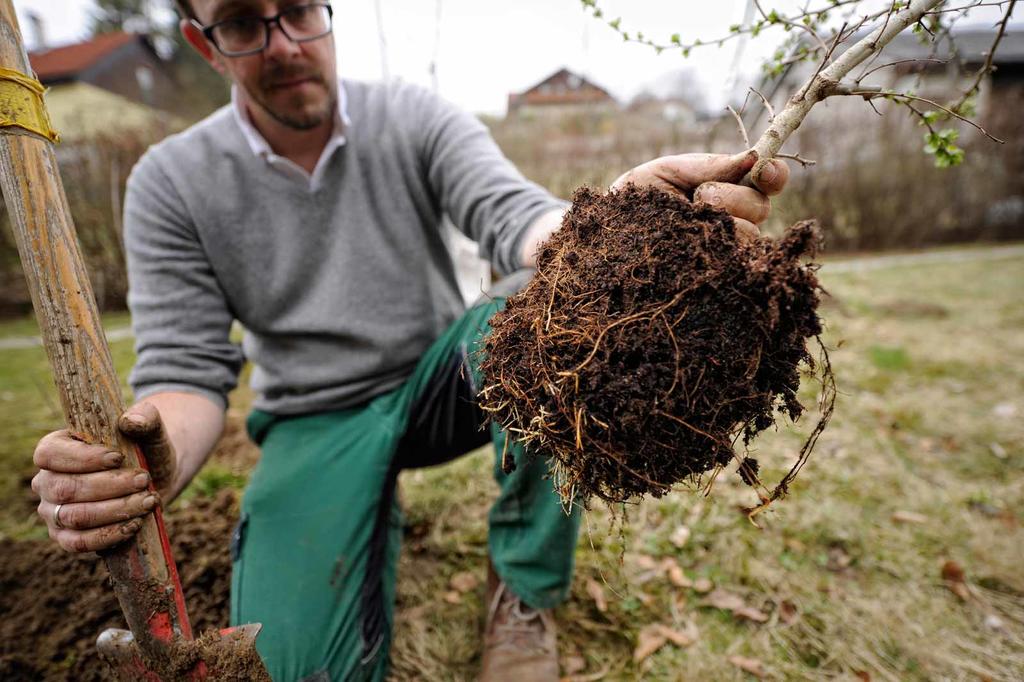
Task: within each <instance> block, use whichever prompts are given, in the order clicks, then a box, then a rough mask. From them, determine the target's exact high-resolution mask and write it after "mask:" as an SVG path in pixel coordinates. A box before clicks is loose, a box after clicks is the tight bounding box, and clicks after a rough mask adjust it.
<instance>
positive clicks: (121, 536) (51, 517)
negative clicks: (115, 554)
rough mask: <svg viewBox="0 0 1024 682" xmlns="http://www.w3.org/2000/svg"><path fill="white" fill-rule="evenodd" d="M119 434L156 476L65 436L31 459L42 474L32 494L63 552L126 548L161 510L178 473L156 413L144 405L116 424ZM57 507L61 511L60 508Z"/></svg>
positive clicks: (46, 441)
mask: <svg viewBox="0 0 1024 682" xmlns="http://www.w3.org/2000/svg"><path fill="white" fill-rule="evenodd" d="M117 426H118V429H119V430H120V431H121V433H122V434H124V436H125V437H126V438H127V439H128V440H130V441H132V442H134V443H135V444H136V445H138V446H139V448H140V449H141V450H142V453H143V455H144V456H145V457H146V462H147V464H148V466H149V468H150V472H152V476H151V475H150V473H147V472H146V471H144V470H143V469H140V468H134V467H126V468H122V464H123V463H124V456H123V455H122V454H121V453H119V452H117V451H116V450H112V449H111V448H108V447H106V446H103V445H88V444H86V443H83V442H82V441H80V440H77V439H76V438H74V437H73V436H72V435H71V434H70V433H68V431H67V430H61V431H54V432H53V433H50V434H47V435H46V436H44V437H43V438H42V439H41V440H40V441H39V444H38V445H37V446H36V451H35V454H34V456H33V459H34V461H35V464H36V466H38V467H39V473H37V474H36V475H35V477H34V478H33V479H32V490H34V491H35V492H36V494H37V495H39V498H40V502H39V507H38V511H39V516H40V517H42V519H43V521H44V522H45V523H46V527H47V529H48V530H49V532H50V537H51V538H53V539H54V540H55V541H56V542H57V543H58V544H59V545H60V546H61V547H63V548H64V549H66V550H68V551H69V552H94V551H97V550H101V549H106V548H108V547H113V546H114V545H116V544H118V543H121V542H123V541H124V540H126V539H127V538H128V537H130V536H132V535H134V534H135V533H136V532H138V530H139V528H141V527H142V518H143V517H145V516H146V515H147V514H149V513H150V512H152V511H153V510H154V509H156V507H157V506H158V505H159V504H160V494H159V493H158V492H155V491H154V490H153V488H152V487H151V486H150V481H151V480H152V482H153V484H154V486H155V487H156V490H158V491H163V492H166V491H167V490H168V489H169V488H170V486H171V483H172V481H173V480H174V474H175V470H176V457H175V453H174V448H173V447H172V445H171V442H170V440H169V439H168V437H167V432H166V430H165V429H164V425H163V421H162V420H161V418H160V413H159V412H158V411H157V409H156V407H154V406H153V405H151V404H149V403H140V404H138V405H135V406H133V407H131V408H129V409H128V410H127V411H126V412H125V413H124V414H123V415H122V416H121V418H120V420H118V425H117ZM58 505H59V508H58Z"/></svg>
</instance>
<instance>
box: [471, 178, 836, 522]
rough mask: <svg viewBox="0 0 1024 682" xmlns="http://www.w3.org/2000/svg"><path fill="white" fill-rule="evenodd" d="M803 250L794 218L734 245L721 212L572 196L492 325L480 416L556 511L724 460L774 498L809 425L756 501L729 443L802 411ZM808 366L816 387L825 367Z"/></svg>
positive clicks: (813, 325) (684, 476)
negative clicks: (539, 464) (525, 463)
mask: <svg viewBox="0 0 1024 682" xmlns="http://www.w3.org/2000/svg"><path fill="white" fill-rule="evenodd" d="M819 241H820V237H819V232H818V230H817V228H816V226H815V225H814V224H813V223H811V222H803V223H799V224H797V225H794V226H793V227H792V228H790V229H789V230H788V231H787V232H786V234H785V235H784V236H783V237H782V238H781V239H778V240H773V239H769V238H761V239H758V240H756V241H754V242H745V241H742V240H740V239H738V235H737V232H736V229H735V225H734V223H733V220H732V218H731V217H730V216H729V215H728V214H727V213H725V212H723V211H721V210H718V209H715V208H713V207H711V206H709V205H707V204H702V203H691V202H688V201H686V200H684V199H682V198H680V197H676V196H672V195H669V194H667V193H664V192H661V191H659V190H654V189H639V188H636V187H633V186H630V187H627V188H626V189H623V190H620V191H617V192H610V193H607V194H600V193H597V192H594V191H592V190H589V189H586V188H584V189H581V190H579V191H577V193H576V195H575V196H574V197H573V207H572V209H571V210H570V211H569V212H568V213H567V215H566V217H565V220H564V222H563V225H562V228H561V230H559V231H558V232H557V233H556V234H555V235H554V236H553V237H552V239H551V240H550V241H548V242H547V243H546V244H545V245H544V246H543V248H542V249H541V252H540V254H539V256H538V273H537V276H536V277H535V278H534V279H533V281H532V282H531V284H530V285H529V286H528V287H527V288H526V289H525V290H524V291H522V292H520V293H519V294H517V295H516V296H513V297H511V298H509V299H508V301H507V306H506V308H505V310H504V311H503V312H502V313H499V314H498V315H497V316H496V317H495V318H494V320H493V321H492V327H493V333H492V334H491V335H490V337H489V339H488V341H487V344H486V346H485V349H484V353H485V357H484V361H483V364H482V369H483V373H484V384H483V385H484V389H483V391H482V394H481V400H482V403H483V406H484V409H485V410H487V411H488V412H489V413H490V415H491V417H492V418H493V419H494V420H495V421H497V423H499V424H500V425H501V426H502V427H504V428H505V429H508V430H509V431H510V432H512V433H513V434H516V435H518V436H519V437H520V438H521V440H522V442H523V443H524V444H525V445H526V446H527V449H528V450H529V451H530V452H532V453H535V454H539V455H544V456H549V457H550V458H551V460H552V472H553V475H554V478H555V485H556V487H557V488H558V491H559V493H560V494H561V495H562V498H563V500H566V501H570V500H574V499H575V500H577V501H580V502H583V503H584V504H586V503H587V501H588V500H590V499H591V497H592V496H596V497H598V498H601V499H603V500H606V501H608V502H623V501H626V500H629V499H631V498H634V497H636V496H640V495H644V494H652V495H655V496H660V495H662V494H664V493H666V492H668V491H669V490H670V489H671V487H672V486H673V485H675V484H676V483H678V482H680V481H684V480H689V481H692V482H695V483H697V482H699V480H700V477H701V476H702V474H705V473H706V472H710V471H714V472H717V471H718V470H719V469H721V468H722V467H724V466H726V465H727V464H729V463H730V462H731V461H732V460H733V459H742V461H741V463H740V466H739V471H740V475H741V476H742V477H743V479H744V481H746V482H747V483H748V484H750V485H752V486H754V487H755V488H757V489H758V492H759V494H760V496H761V501H762V503H766V502H768V501H769V500H770V499H775V498H777V497H779V496H781V495H782V494H784V493H785V492H786V486H787V485H788V483H789V481H790V480H792V476H794V475H795V474H796V471H797V470H798V469H799V467H800V466H801V465H802V463H803V461H804V460H805V459H806V455H807V453H808V452H809V451H810V448H811V447H812V446H813V441H814V439H815V438H816V436H817V434H818V433H819V432H820V428H823V424H820V425H819V429H816V430H815V433H814V435H813V436H812V438H811V439H810V441H809V442H808V444H807V446H805V448H804V450H803V451H802V452H801V453H800V457H799V460H798V463H797V465H796V466H795V467H794V468H793V470H792V471H791V472H790V475H789V476H787V477H786V478H785V479H783V481H781V482H780V483H779V484H778V485H777V486H776V487H775V489H774V490H772V491H769V490H767V489H766V488H764V486H763V485H761V483H760V481H759V480H758V477H757V472H758V466H757V462H756V461H755V460H754V459H753V458H749V457H746V458H742V457H741V456H740V455H737V454H736V452H735V450H734V446H735V444H736V441H737V440H738V439H739V438H741V437H742V438H743V439H744V441H745V442H749V441H750V439H751V438H753V437H754V436H755V435H756V434H758V433H759V432H761V431H763V430H765V429H767V428H768V427H770V426H773V425H774V424H775V421H776V418H777V417H776V415H777V414H778V413H783V414H785V415H787V416H788V417H789V418H791V419H794V420H795V419H797V418H798V417H799V416H800V415H801V414H802V413H803V411H804V407H803V405H801V404H800V402H799V401H798V400H797V389H798V388H799V386H800V376H801V371H802V369H803V368H808V369H814V368H815V367H816V363H815V361H814V359H813V358H812V356H811V354H810V352H809V351H808V348H807V342H808V340H809V339H812V338H816V337H817V336H818V335H819V334H820V333H821V322H820V320H819V318H818V315H817V307H818V303H819V293H820V292H821V289H820V286H819V284H818V280H817V277H816V269H817V268H816V266H813V265H809V264H805V263H804V261H805V260H806V257H808V256H813V254H814V252H815V250H816V248H817V247H818V245H819ZM818 368H819V369H820V370H821V374H822V376H823V378H824V380H825V381H826V384H827V385H831V372H830V370H829V368H828V364H827V356H825V361H824V362H823V363H820V364H819V365H818ZM822 395H823V396H825V397H826V398H829V397H830V396H832V395H834V393H832V392H831V391H828V390H826V391H822ZM826 407H827V409H826V412H827V413H830V406H828V405H826ZM506 464H507V465H509V466H511V461H508V462H506Z"/></svg>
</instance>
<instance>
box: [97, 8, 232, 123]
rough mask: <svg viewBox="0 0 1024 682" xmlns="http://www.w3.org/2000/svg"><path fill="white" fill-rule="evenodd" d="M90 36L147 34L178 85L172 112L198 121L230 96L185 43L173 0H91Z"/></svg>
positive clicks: (218, 77) (221, 79) (223, 84)
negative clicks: (178, 90)
mask: <svg viewBox="0 0 1024 682" xmlns="http://www.w3.org/2000/svg"><path fill="white" fill-rule="evenodd" d="M93 4H94V7H93V10H92V12H91V13H90V16H91V19H92V24H91V31H92V34H93V35H99V34H101V33H110V32H112V31H128V32H135V33H146V34H149V36H150V37H151V39H152V40H153V42H154V43H155V44H156V45H157V46H158V52H159V53H160V54H161V56H162V57H164V58H166V60H167V62H168V65H169V67H170V71H171V73H172V74H173V75H174V78H175V80H176V81H177V82H178V85H179V86H180V88H181V97H180V98H179V100H178V105H177V106H176V107H175V110H174V113H176V114H178V115H179V116H181V117H183V118H185V119H188V120H198V119H200V118H202V117H203V116H205V115H206V114H208V113H210V112H211V111H213V110H214V109H216V108H217V107H219V106H221V105H223V104H225V103H226V102H227V101H228V100H229V98H230V91H229V90H228V85H227V83H226V82H225V80H224V78H223V77H221V76H220V75H219V74H218V73H217V72H216V71H214V70H213V69H211V68H210V67H209V66H208V65H207V64H206V62H205V61H204V60H203V58H202V57H200V56H199V54H198V53H196V51H195V50H193V49H192V47H191V46H190V45H189V44H188V43H187V42H185V39H184V37H183V36H182V35H181V32H180V31H179V30H178V15H177V12H176V11H175V10H174V2H173V0H93Z"/></svg>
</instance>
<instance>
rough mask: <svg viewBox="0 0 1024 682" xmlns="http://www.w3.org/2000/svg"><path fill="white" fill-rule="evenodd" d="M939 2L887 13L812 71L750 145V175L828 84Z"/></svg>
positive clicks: (926, 0)
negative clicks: (752, 158)
mask: <svg viewBox="0 0 1024 682" xmlns="http://www.w3.org/2000/svg"><path fill="white" fill-rule="evenodd" d="M941 2H942V0H911V1H910V3H909V4H908V5H907V6H906V7H903V8H902V9H900V10H899V11H898V12H887V13H886V19H885V22H884V24H882V25H880V26H878V28H876V29H874V30H872V31H871V32H870V33H869V34H868V35H867V36H866V37H864V38H863V39H861V40H859V41H858V42H856V43H854V44H853V45H852V46H850V48H849V49H847V50H846V51H845V52H843V53H842V54H841V55H839V56H838V57H836V58H835V59H834V60H833V61H832V63H831V64H829V65H828V66H827V67H826V68H824V69H822V70H821V71H820V72H818V73H817V74H815V75H814V76H813V77H812V78H811V79H810V80H809V81H808V82H807V83H806V84H805V86H804V87H803V88H801V89H800V91H799V92H798V94H797V95H796V96H794V97H793V98H791V99H790V100H789V102H788V103H787V104H786V106H785V108H784V109H783V110H782V111H780V112H779V114H778V115H777V116H776V117H775V120H774V121H772V123H771V125H770V126H768V129H767V130H765V131H764V134H763V135H761V137H760V139H758V141H757V143H756V144H755V145H754V151H755V152H757V156H758V161H757V163H756V164H755V165H754V168H753V170H752V171H751V175H752V176H753V177H756V176H757V173H759V172H760V170H761V168H763V167H764V165H766V164H768V163H769V162H770V160H771V159H772V158H774V157H775V155H776V154H778V153H779V150H780V149H781V148H782V145H783V144H785V142H786V140H787V139H789V136H790V135H792V134H793V131H794V130H796V129H797V127H799V125H800V124H801V123H802V122H803V120H804V118H806V117H807V113H808V112H809V111H810V110H811V108H812V107H813V106H814V105H815V104H817V103H818V102H820V101H821V100H822V99H824V98H825V97H826V96H827V95H826V94H825V93H826V91H827V90H828V89H829V88H830V87H834V86H835V85H837V84H838V83H839V82H840V81H842V80H843V78H845V77H846V76H847V74H849V73H850V71H851V70H853V69H854V67H856V66H857V65H858V64H860V63H861V62H863V61H864V60H865V59H867V58H869V57H870V56H871V55H873V54H875V53H876V52H879V51H881V49H882V48H884V47H885V46H886V45H888V44H889V43H890V42H892V40H893V38H895V37H896V36H897V35H899V34H900V33H902V32H903V31H904V30H905V29H906V28H907V27H908V26H912V25H913V24H915V23H917V22H918V21H920V20H921V17H923V16H924V15H925V14H926V13H927V12H928V11H929V10H931V9H933V8H935V7H936V6H937V5H939V4H940V3H941Z"/></svg>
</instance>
